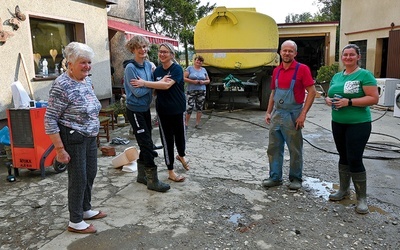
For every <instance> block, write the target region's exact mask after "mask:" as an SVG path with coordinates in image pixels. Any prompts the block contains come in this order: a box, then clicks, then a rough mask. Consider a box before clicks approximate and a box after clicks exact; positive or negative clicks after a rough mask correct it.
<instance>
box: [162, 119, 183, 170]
mask: <svg viewBox="0 0 400 250" xmlns="http://www.w3.org/2000/svg"><path fill="white" fill-rule="evenodd" d="M158 119H159V128H160V135H161V142H162V144H163V146H164V160H165V165H167V168H168V170H172V169H174V159H175V158H174V149H175V148H174V146H176V150H177V151H178V154H179V155H180V156H185V150H186V131H185V114H184V113H182V114H178V115H160V114H158Z"/></svg>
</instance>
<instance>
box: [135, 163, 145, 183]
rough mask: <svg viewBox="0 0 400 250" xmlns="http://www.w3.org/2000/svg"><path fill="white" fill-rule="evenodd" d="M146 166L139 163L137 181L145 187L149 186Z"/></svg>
mask: <svg viewBox="0 0 400 250" xmlns="http://www.w3.org/2000/svg"><path fill="white" fill-rule="evenodd" d="M144 169H145V168H144V164H143V162H140V161H139V160H138V161H137V170H138V172H137V179H136V181H137V182H139V183H142V184H144V185H147V178H146V173H145V171H144Z"/></svg>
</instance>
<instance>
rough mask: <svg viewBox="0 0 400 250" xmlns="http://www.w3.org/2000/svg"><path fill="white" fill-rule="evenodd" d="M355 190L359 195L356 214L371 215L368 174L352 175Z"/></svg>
mask: <svg viewBox="0 0 400 250" xmlns="http://www.w3.org/2000/svg"><path fill="white" fill-rule="evenodd" d="M351 175H352V179H353V184H354V189H355V190H356V195H357V206H356V212H357V213H359V214H367V213H369V210H368V204H367V173H366V172H360V173H352V174H351Z"/></svg>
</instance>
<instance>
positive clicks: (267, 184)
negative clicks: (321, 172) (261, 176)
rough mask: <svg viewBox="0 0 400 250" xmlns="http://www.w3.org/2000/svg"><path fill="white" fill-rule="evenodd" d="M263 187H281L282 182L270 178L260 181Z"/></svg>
mask: <svg viewBox="0 0 400 250" xmlns="http://www.w3.org/2000/svg"><path fill="white" fill-rule="evenodd" d="M262 185H263V187H275V186H280V185H282V181H274V180H272V179H271V178H268V179H265V180H263V181H262Z"/></svg>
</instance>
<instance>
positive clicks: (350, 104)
mask: <svg viewBox="0 0 400 250" xmlns="http://www.w3.org/2000/svg"><path fill="white" fill-rule="evenodd" d="M348 106H349V107H350V106H353V101H352V100H351V98H349V103H348Z"/></svg>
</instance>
